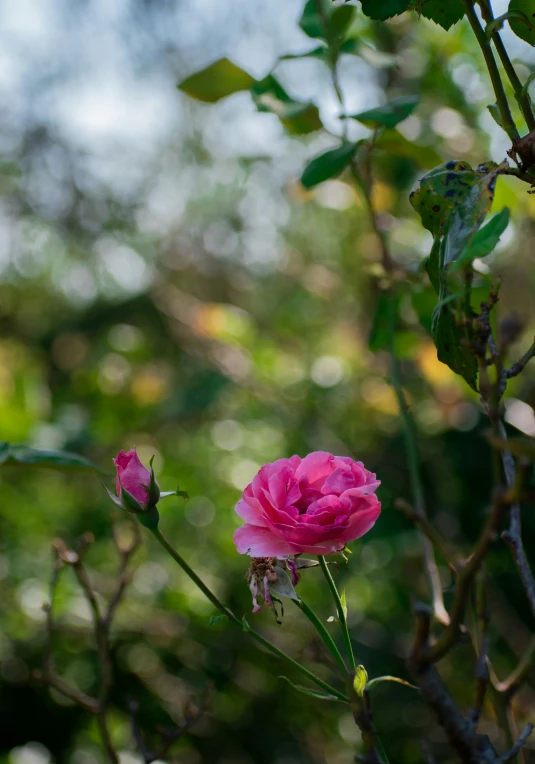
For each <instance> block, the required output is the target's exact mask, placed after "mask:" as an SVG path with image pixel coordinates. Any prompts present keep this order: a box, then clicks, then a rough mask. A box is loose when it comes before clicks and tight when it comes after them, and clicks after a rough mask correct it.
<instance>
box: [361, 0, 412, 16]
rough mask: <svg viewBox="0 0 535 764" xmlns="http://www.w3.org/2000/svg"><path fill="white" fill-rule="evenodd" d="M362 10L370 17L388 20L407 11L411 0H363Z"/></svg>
mask: <svg viewBox="0 0 535 764" xmlns="http://www.w3.org/2000/svg"><path fill="white" fill-rule="evenodd" d="M361 3H362V12H363V13H364V15H365V16H368V17H369V18H370V19H378V20H379V21H386V19H391V18H392V17H393V16H398V15H399V14H400V13H403V12H404V11H406V10H407V9H408V7H409V5H410V0H361Z"/></svg>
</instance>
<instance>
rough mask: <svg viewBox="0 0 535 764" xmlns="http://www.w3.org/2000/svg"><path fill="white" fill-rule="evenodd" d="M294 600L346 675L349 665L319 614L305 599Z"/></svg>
mask: <svg viewBox="0 0 535 764" xmlns="http://www.w3.org/2000/svg"><path fill="white" fill-rule="evenodd" d="M294 602H295V604H296V605H297V607H298V608H299V610H301V611H302V612H303V613H304V614H305V615H306V617H307V618H308V620H309V621H310V623H312V624H313V626H314V628H315V629H316V631H317V632H318V634H319V635H320V637H321V639H322V640H323V642H324V644H325V646H326V647H327V649H328V650H329V652H330V653H331V655H332V656H333V658H334V659H335V661H336V662H337V664H338V665H339V666H340V668H341V669H342V671H343V672H344V675H347V666H346V664H345V661H344V659H343V658H342V654H341V652H340V650H339V649H338V647H337V646H336V643H335V641H334V640H333V638H332V637H331V635H330V634H329V632H328V630H327V628H326V626H325V625H324V624H323V622H322V621H321V620H320V619H319V618H318V616H317V615H316V613H315V612H314V611H313V610H312V608H310V607H309V606H308V605H307V604H306V602H305V601H304V600H302V599H300V600H299V601H297V600H294Z"/></svg>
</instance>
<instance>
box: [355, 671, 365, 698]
mask: <svg viewBox="0 0 535 764" xmlns="http://www.w3.org/2000/svg"><path fill="white" fill-rule="evenodd" d="M367 683H368V672H367V671H366V669H365V668H364V666H357V668H356V670H355V676H354V677H353V689H354V691H355V692H356V693H357V695H358V696H359V698H362V696H363V695H364V690H365V689H366V684H367Z"/></svg>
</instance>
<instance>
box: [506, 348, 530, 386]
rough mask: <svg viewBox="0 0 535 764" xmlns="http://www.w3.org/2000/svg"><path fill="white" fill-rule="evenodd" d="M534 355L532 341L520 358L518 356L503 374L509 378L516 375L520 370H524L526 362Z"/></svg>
mask: <svg viewBox="0 0 535 764" xmlns="http://www.w3.org/2000/svg"><path fill="white" fill-rule="evenodd" d="M534 356H535V341H534V342H533V344H532V346H531V347H530V349H529V350H528V351H527V352H526V353H524V355H523V356H522V358H520V359H519V360H518V361H517V362H516V363H514V364H513V365H512V366H510V367H509V368H508V369H506V370H505V376H506V377H507V378H508V379H510V378H511V377H516V376H517V375H518V374H520V372H522V371H524V369H525V367H526V365H527V363H528V362H529V361H531V359H532V358H533V357H534Z"/></svg>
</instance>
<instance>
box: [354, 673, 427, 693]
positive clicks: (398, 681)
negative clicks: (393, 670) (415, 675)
mask: <svg viewBox="0 0 535 764" xmlns="http://www.w3.org/2000/svg"><path fill="white" fill-rule="evenodd" d="M380 682H396V684H402V685H404V686H405V687H410V688H411V689H412V690H419V689H420V688H419V687H416V685H415V684H411V683H410V682H407V681H405V679H400V678H399V677H397V676H378V677H376V678H375V679H370V681H369V682H368V683H367V685H366V689H367V690H371V689H372V688H373V687H375V686H376V685H378V684H379V683H380Z"/></svg>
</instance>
